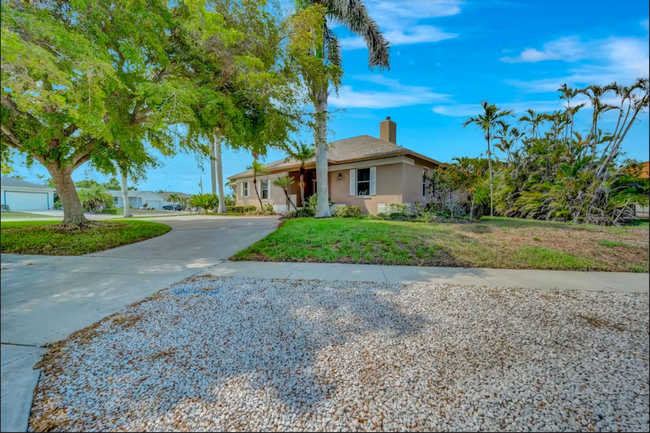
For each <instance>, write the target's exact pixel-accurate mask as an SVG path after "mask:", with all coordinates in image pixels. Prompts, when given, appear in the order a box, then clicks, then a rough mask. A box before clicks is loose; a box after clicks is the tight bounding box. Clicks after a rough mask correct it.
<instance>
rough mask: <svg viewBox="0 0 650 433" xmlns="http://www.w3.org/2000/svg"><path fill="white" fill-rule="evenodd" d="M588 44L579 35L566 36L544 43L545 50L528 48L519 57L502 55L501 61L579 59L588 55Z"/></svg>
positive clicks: (568, 60) (570, 60) (534, 61)
mask: <svg viewBox="0 0 650 433" xmlns="http://www.w3.org/2000/svg"><path fill="white" fill-rule="evenodd" d="M588 50H589V47H588V44H585V43H584V42H582V41H580V39H579V38H577V37H565V38H560V39H558V40H556V41H552V42H549V43H547V44H544V48H543V50H538V49H536V48H526V49H525V50H523V51H522V52H521V54H519V55H518V56H517V57H509V56H506V57H502V58H501V61H503V62H509V63H522V62H532V63H536V62H542V61H545V60H562V61H565V62H573V61H578V60H580V59H583V58H585V56H587V55H588Z"/></svg>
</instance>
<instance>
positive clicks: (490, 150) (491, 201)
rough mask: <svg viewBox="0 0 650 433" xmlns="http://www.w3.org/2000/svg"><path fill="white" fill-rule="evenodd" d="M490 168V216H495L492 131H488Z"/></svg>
mask: <svg viewBox="0 0 650 433" xmlns="http://www.w3.org/2000/svg"><path fill="white" fill-rule="evenodd" d="M487 146H488V168H489V170H490V216H494V184H493V183H492V148H491V147H490V133H489V132H488V133H487Z"/></svg>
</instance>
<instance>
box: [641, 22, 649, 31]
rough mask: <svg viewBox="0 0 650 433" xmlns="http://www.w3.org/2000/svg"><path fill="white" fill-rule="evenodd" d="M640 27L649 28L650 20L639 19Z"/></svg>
mask: <svg viewBox="0 0 650 433" xmlns="http://www.w3.org/2000/svg"><path fill="white" fill-rule="evenodd" d="M641 27H643V28H645V29H646V30H648V29H650V20H644V21H641Z"/></svg>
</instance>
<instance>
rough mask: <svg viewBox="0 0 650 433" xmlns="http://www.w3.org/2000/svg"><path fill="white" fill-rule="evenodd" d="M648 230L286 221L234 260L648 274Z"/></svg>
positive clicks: (512, 223)
mask: <svg viewBox="0 0 650 433" xmlns="http://www.w3.org/2000/svg"><path fill="white" fill-rule="evenodd" d="M648 236H649V231H648V224H647V223H645V224H640V225H637V226H632V227H599V226H590V225H576V224H567V223H558V222H545V221H532V220H518V219H510V218H486V219H485V220H484V221H483V222H481V223H480V224H444V223H437V224H427V223H410V222H398V221H377V220H364V219H343V218H335V219H330V220H315V219H307V218H306V219H297V220H291V221H288V222H287V223H286V224H285V225H283V226H282V227H280V228H279V229H278V230H277V231H276V232H274V233H272V234H271V235H269V236H267V237H266V238H265V239H263V240H261V241H260V242H258V243H256V244H255V245H252V246H251V247H249V248H247V249H246V250H243V251H240V252H239V253H238V254H236V255H235V256H234V259H235V260H257V261H296V262H326V263H331V262H337V263H360V264H382V265H413V266H443V267H478V268H496V269H556V270H578V271H612V272H648V261H649V243H648Z"/></svg>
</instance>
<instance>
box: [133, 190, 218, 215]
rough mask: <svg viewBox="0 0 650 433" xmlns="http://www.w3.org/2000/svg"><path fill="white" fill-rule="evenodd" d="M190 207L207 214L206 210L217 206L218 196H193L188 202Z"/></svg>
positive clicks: (206, 194) (210, 194)
mask: <svg viewBox="0 0 650 433" xmlns="http://www.w3.org/2000/svg"><path fill="white" fill-rule="evenodd" d="M190 205H191V206H192V207H198V208H200V209H203V210H204V211H205V213H207V212H208V209H214V208H216V207H217V206H219V196H218V195H217V194H212V193H205V194H195V195H193V196H192V199H191V200H190ZM145 206H146V205H145Z"/></svg>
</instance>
